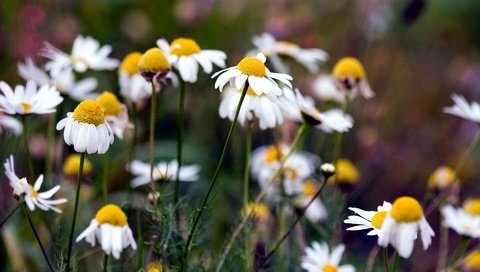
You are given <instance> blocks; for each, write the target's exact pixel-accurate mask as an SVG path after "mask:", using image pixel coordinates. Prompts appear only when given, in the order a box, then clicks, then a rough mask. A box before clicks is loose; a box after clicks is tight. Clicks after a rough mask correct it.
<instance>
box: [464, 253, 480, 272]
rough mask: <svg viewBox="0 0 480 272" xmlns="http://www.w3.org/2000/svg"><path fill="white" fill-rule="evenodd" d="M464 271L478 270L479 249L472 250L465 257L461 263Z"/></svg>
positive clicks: (479, 269) (479, 264)
mask: <svg viewBox="0 0 480 272" xmlns="http://www.w3.org/2000/svg"><path fill="white" fill-rule="evenodd" d="M463 267H464V268H465V269H466V270H465V271H480V250H478V249H477V250H475V251H473V252H472V253H471V254H470V255H468V256H467V257H466V258H465V262H464V263H463Z"/></svg>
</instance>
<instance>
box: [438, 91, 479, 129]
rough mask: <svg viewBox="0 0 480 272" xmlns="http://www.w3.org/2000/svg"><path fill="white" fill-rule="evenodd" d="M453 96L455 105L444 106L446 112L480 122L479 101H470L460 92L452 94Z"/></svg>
mask: <svg viewBox="0 0 480 272" xmlns="http://www.w3.org/2000/svg"><path fill="white" fill-rule="evenodd" d="M451 97H452V100H453V102H454V105H453V106H451V107H445V108H443V112H444V113H449V114H452V115H455V116H458V117H461V118H463V119H467V120H470V121H473V122H476V123H480V104H478V103H477V102H472V103H468V101H467V99H465V97H463V96H461V95H459V94H452V96H451Z"/></svg>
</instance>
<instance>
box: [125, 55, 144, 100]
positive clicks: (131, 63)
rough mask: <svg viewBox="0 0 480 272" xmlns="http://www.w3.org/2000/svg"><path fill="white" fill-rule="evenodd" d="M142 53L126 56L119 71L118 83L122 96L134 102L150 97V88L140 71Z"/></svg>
mask: <svg viewBox="0 0 480 272" xmlns="http://www.w3.org/2000/svg"><path fill="white" fill-rule="evenodd" d="M140 58H142V53H140V52H132V53H130V54H128V55H127V56H125V58H124V59H123V60H122V63H121V64H120V67H119V69H118V83H119V85H120V94H121V95H122V96H123V97H125V98H128V99H129V100H130V101H132V102H137V101H139V100H141V99H143V98H145V97H149V96H150V94H151V92H150V87H149V86H148V84H147V82H146V81H145V79H144V78H143V77H142V75H141V74H140V70H138V62H139V61H140Z"/></svg>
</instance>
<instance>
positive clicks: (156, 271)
mask: <svg viewBox="0 0 480 272" xmlns="http://www.w3.org/2000/svg"><path fill="white" fill-rule="evenodd" d="M162 271H163V267H162V264H161V263H158V262H154V263H150V264H149V265H148V269H147V272H162Z"/></svg>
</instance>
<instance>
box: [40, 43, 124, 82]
mask: <svg viewBox="0 0 480 272" xmlns="http://www.w3.org/2000/svg"><path fill="white" fill-rule="evenodd" d="M110 52H112V47H111V46H110V45H103V46H100V43H99V42H98V41H97V40H95V39H94V38H92V37H88V36H87V37H83V36H82V35H78V36H77V37H76V38H75V40H74V41H73V46H72V52H71V53H70V54H67V53H64V52H62V51H60V50H58V49H57V48H55V47H54V46H53V45H51V44H49V43H45V46H44V48H43V49H42V51H41V53H40V54H41V55H42V56H44V57H46V58H48V59H50V61H49V62H47V64H46V65H45V68H46V69H47V70H48V71H52V72H54V73H58V72H59V71H61V70H63V69H65V68H69V67H71V68H73V70H75V71H76V72H79V73H84V72H85V71H87V69H92V70H113V69H115V68H117V67H118V63H119V62H118V60H116V59H112V58H109V57H108V55H109V54H110Z"/></svg>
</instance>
